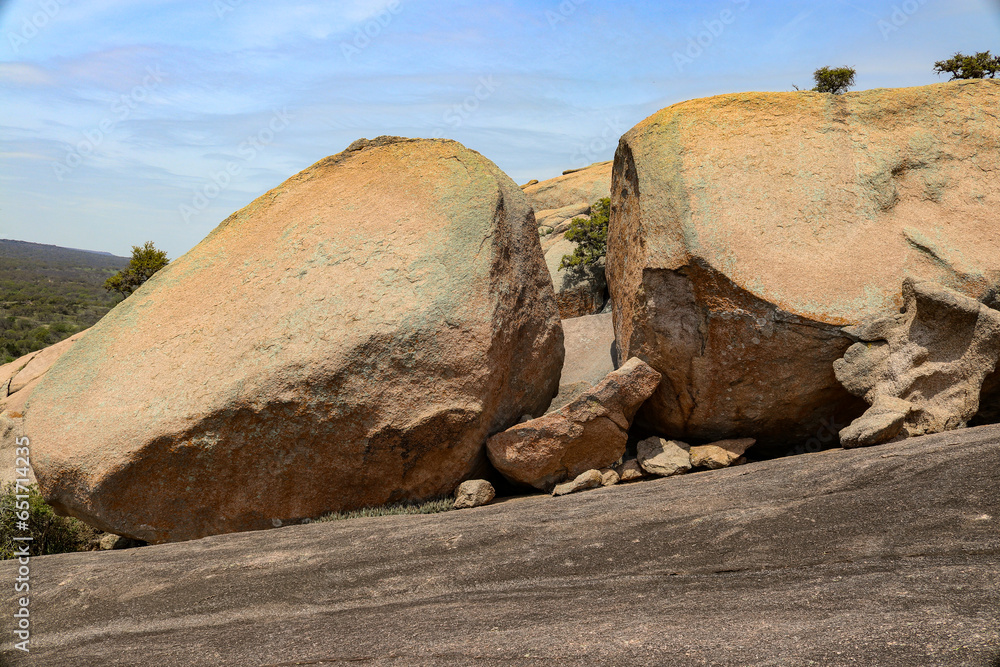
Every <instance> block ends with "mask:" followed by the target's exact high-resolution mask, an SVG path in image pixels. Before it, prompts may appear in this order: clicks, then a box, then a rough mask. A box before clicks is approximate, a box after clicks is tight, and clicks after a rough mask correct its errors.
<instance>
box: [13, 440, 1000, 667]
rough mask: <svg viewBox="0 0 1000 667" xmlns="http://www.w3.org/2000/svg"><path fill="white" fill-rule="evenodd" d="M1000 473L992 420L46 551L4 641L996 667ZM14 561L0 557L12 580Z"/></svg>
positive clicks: (71, 660) (278, 658) (469, 656)
mask: <svg viewBox="0 0 1000 667" xmlns="http://www.w3.org/2000/svg"><path fill="white" fill-rule="evenodd" d="M998 471H1000V426H987V427H981V428H977V429H969V430H962V431H951V432H948V433H942V434H937V435H931V436H925V437H921V438H914V439H912V440H909V441H906V442H902V443H894V444H890V445H883V446H880V447H873V448H866V449H857V450H830V451H826V452H822V453H819V454H807V455H803V456H799V457H793V458H786V459H780V460H772V461H767V462H763V463H755V464H750V465H747V466H741V467H738V468H731V469H727V470H720V471H714V472H705V473H696V474H692V475H687V476H684V477H680V478H668V479H662V480H655V481H648V482H642V483H637V484H630V485H627V486H616V487H611V488H605V489H598V490H594V491H590V492H588V493H584V494H578V495H573V496H566V497H562V498H550V497H532V498H528V499H520V500H510V501H507V502H503V503H500V504H498V505H493V506H489V507H484V508H477V509H472V510H465V511H461V512H451V513H447V514H439V515H432V516H416V517H414V516H404V517H384V518H376V519H361V520H352V521H345V522H336V523H325V524H312V525H305V526H296V527H290V528H283V529H280V530H273V531H266V532H256V533H243V534H231V535H220V536H216V537H211V538H206V539H202V540H198V541H193V542H185V543H178V544H166V545H160V546H153V547H146V548H142V549H133V550H128V551H113V552H104V553H92V554H67V555H60V556H47V557H43V558H38V559H33V560H32V564H31V567H32V575H31V576H32V586H33V598H32V603H31V604H32V607H31V609H32V612H31V614H32V619H33V622H34V626H33V639H34V642H35V643H34V644H33V649H32V653H31V657H30V660H25V659H22V658H21V657H20V656H17V655H14V654H13V653H11V652H10V650H9V649H10V646H11V645H10V643H9V641H10V640H9V639H8V637H4V639H3V641H4V644H3V649H4V650H5V651H6V652H5V653H4V654H3V656H4V661H3V662H2V663H0V664H11V665H32V666H34V667H41V666H43V665H77V666H87V665H102V666H104V665H144V666H145V665H195V664H197V665H239V666H240V667H244V666H246V665H292V664H307V665H339V664H342V663H345V662H357V663H359V664H374V665H407V666H409V665H470V664H475V665H492V664H517V665H543V664H602V665H681V666H684V665H731V666H734V667H735V666H737V665H738V666H741V667H742V666H746V665H768V666H786V665H787V666H794V667H800V666H801V665H808V664H817V665H824V666H840V665H879V666H880V667H892V666H899V667H903V666H905V667H912V666H914V665H920V666H922V667H926V666H928V665H942V666H943V665H947V666H949V667H956V666H960V665H968V666H975V667H993V666H994V665H996V664H998V663H997V660H998V657H1000V635H998V628H1000V625H998V621H1000V595H998V591H1000V485H998V484H997V472H998ZM14 572H15V566H14V564H13V563H12V562H10V561H6V562H3V563H0V580H2V581H8V582H9V581H12V580H13V579H14V576H15V574H14ZM11 588H12V587H10V586H5V587H4V593H3V595H4V596H5V597H4V599H3V608H4V609H10V608H11V604H12V603H11V596H12V595H13V593H12V592H11ZM5 627H7V625H6V624H5Z"/></svg>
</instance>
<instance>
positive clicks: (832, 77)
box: [813, 67, 857, 95]
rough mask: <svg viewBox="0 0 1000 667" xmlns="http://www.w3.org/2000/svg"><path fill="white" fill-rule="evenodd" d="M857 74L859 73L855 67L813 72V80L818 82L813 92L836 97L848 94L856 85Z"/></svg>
mask: <svg viewBox="0 0 1000 667" xmlns="http://www.w3.org/2000/svg"><path fill="white" fill-rule="evenodd" d="M855 74H857V71H856V70H855V69H854V68H853V67H820V68H819V69H818V70H816V71H815V72H813V79H814V80H815V81H816V87H815V88H813V92H816V93H833V94H834V95H840V94H841V93H846V92H847V89H848V88H851V87H852V86H853V85H854V75H855Z"/></svg>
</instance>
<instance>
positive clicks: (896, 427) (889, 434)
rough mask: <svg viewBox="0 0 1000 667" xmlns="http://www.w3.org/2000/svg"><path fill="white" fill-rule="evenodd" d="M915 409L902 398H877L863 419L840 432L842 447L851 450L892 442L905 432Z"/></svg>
mask: <svg viewBox="0 0 1000 667" xmlns="http://www.w3.org/2000/svg"><path fill="white" fill-rule="evenodd" d="M914 408H915V406H914V405H913V403H910V402H909V401H906V400H904V399H902V398H896V397H894V396H877V397H876V398H875V402H874V403H872V406H871V407H870V408H869V409H868V411H867V412H865V414H864V415H863V417H860V418H858V419H855V420H854V421H853V422H851V424H850V426H848V427H846V428H845V429H843V430H842V431H841V432H840V444H841V446H842V447H844V448H845V449H851V448H853V447H867V446H869V445H877V444H879V443H882V442H889V441H891V440H892V439H893V438H895V437H897V436H898V435H899V434H900V432H901V431H902V430H903V424H904V423H905V421H906V418H907V417H909V416H910V413H911V412H913V410H914Z"/></svg>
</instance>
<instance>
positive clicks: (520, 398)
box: [25, 137, 563, 542]
mask: <svg viewBox="0 0 1000 667" xmlns="http://www.w3.org/2000/svg"><path fill="white" fill-rule="evenodd" d="M562 360H563V350H562V331H561V328H560V325H559V319H558V315H557V312H556V307H555V299H554V295H553V293H552V286H551V282H550V280H549V277H548V273H547V271H546V270H545V265H544V263H543V261H542V255H541V250H540V248H539V243H538V235H537V232H536V230H535V226H534V215H533V213H532V210H531V207H530V206H529V204H528V201H527V199H525V197H524V195H523V193H522V192H521V191H520V189H519V188H518V187H517V186H516V185H515V184H514V183H513V182H512V181H511V180H510V179H509V178H508V177H507V176H505V175H504V174H503V173H502V172H501V171H500V170H499V169H497V167H496V166H495V165H493V164H492V163H491V162H489V161H488V160H486V159H485V158H483V157H482V156H481V155H479V154H478V153H475V152H473V151H470V150H467V149H466V148H464V147H463V146H461V145H460V144H457V143H455V142H452V141H444V140H409V139H401V138H398V137H382V138H379V139H376V140H374V141H371V142H369V141H365V140H362V141H359V142H356V143H355V144H353V145H352V146H351V147H350V148H348V149H347V150H346V151H344V152H342V153H340V154H338V155H335V156H332V157H329V158H326V159H324V160H321V161H320V162H318V163H316V164H315V165H313V166H312V167H310V168H309V169H306V170H305V171H303V172H301V173H299V174H297V175H295V176H293V177H292V178H290V179H289V180H288V181H286V182H285V183H283V184H282V185H280V186H279V187H277V188H275V189H274V190H271V191H270V192H268V193H266V194H264V195H263V196H261V197H259V198H258V199H257V200H255V201H254V202H252V203H251V204H250V205H248V206H247V207H246V208H244V209H242V210H240V211H238V212H237V213H234V214H233V215H232V216H230V217H229V218H228V219H226V220H225V221H224V222H223V223H222V224H220V225H219V226H218V227H217V228H216V229H215V230H214V231H213V232H212V233H211V234H210V235H209V236H208V237H207V238H206V239H205V240H204V241H202V242H201V243H200V244H199V245H198V246H196V247H195V248H194V249H193V250H192V251H190V252H189V253H188V254H186V255H184V256H183V257H181V258H180V259H177V260H175V261H174V262H173V263H171V264H170V265H169V266H168V267H167V268H165V269H163V270H162V271H160V272H159V273H157V274H156V276H154V277H153V278H152V279H151V280H150V281H149V282H148V283H146V284H145V285H143V287H142V288H140V289H139V290H138V291H137V292H136V293H135V294H133V295H132V296H130V297H129V298H128V299H126V300H125V301H124V302H123V303H122V304H120V305H119V306H117V307H116V308H115V309H114V310H113V311H111V313H109V314H108V315H107V316H106V317H105V318H104V319H103V320H101V322H100V323H99V324H97V325H96V326H95V327H94V328H93V329H91V330H90V332H89V333H88V335H87V336H85V337H83V338H82V339H80V340H79V341H78V342H77V344H76V345H75V346H74V347H73V348H72V349H71V350H70V351H69V352H68V353H67V354H66V355H65V356H63V357H62V358H61V359H60V360H59V362H58V363H57V364H56V365H55V366H53V367H52V369H50V371H49V372H48V373H47V374H46V376H45V377H44V378H43V379H42V381H41V382H40V383H39V385H38V386H37V388H36V389H35V393H34V394H33V395H32V396H31V399H30V404H29V406H28V413H27V421H26V424H25V427H26V430H27V431H28V432H29V433H31V434H32V437H33V440H32V443H33V445H34V447H35V452H34V453H35V473H36V474H37V475H38V479H39V482H40V484H41V487H42V489H43V492H44V494H45V496H46V497H47V498H48V500H49V501H50V502H52V503H53V505H54V506H55V507H56V508H58V509H59V510H60V511H62V512H66V513H69V514H72V515H75V516H78V517H80V518H82V519H84V520H86V521H88V522H90V523H92V524H94V525H95V526H97V527H99V528H103V529H105V530H108V531H109V532H114V533H116V534H121V535H126V536H129V537H135V538H139V539H144V540H147V541H150V542H162V541H167V540H183V539H189V538H196V537H200V536H203V535H210V534H213V533H223V532H228V531H241V530H252V529H258V528H269V527H271V526H273V525H278V523H279V522H282V523H287V522H289V521H297V520H299V519H301V518H304V517H317V516H319V515H321V514H324V513H326V512H329V511H337V510H347V509H351V508H359V507H365V506H373V505H381V504H384V503H392V502H400V501H416V500H420V499H426V498H430V497H434V496H440V495H446V494H449V493H451V492H452V491H453V490H454V489H455V487H456V486H457V485H458V484H459V483H460V482H461V481H462V480H463V479H466V478H469V477H472V476H474V474H475V472H476V471H477V469H478V468H479V467H480V466H484V465H485V457H484V447H483V445H484V443H485V441H486V438H487V436H488V435H489V434H490V433H495V432H498V431H501V430H503V429H504V428H507V427H508V426H510V425H511V424H514V423H516V421H517V419H518V418H519V417H520V416H521V415H522V414H525V413H528V414H532V415H540V414H542V413H543V412H544V410H545V408H546V407H547V406H548V403H549V401H550V400H551V398H552V396H554V395H555V393H556V389H557V385H558V376H559V369H560V367H561V366H562Z"/></svg>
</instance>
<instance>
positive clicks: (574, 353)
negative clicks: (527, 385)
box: [548, 313, 618, 412]
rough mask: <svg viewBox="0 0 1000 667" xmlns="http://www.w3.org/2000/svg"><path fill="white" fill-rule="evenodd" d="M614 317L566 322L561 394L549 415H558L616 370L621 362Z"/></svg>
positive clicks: (585, 317)
mask: <svg viewBox="0 0 1000 667" xmlns="http://www.w3.org/2000/svg"><path fill="white" fill-rule="evenodd" d="M611 318H612V314H611V313H604V314H601V315H586V316H584V317H574V318H572V319H569V320H563V323H562V326H563V335H564V336H565V339H564V340H565V346H566V360H565V361H564V362H563V368H562V375H560V376H559V393H558V394H557V395H556V397H555V398H553V399H552V404H551V405H550V406H549V409H548V412H555V411H556V410H558V409H559V408H561V407H563V406H565V405H568V404H570V403H572V402H573V401H575V400H576V399H577V398H579V397H580V396H581V395H583V393H584V392H586V391H587V390H589V389H590V388H592V387H594V386H595V385H597V384H598V383H599V382H601V380H603V379H604V378H605V377H607V375H608V373H610V372H611V371H613V370H615V364H616V363H617V361H618V358H617V352H616V348H615V327H614V323H613V322H612V321H611Z"/></svg>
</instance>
